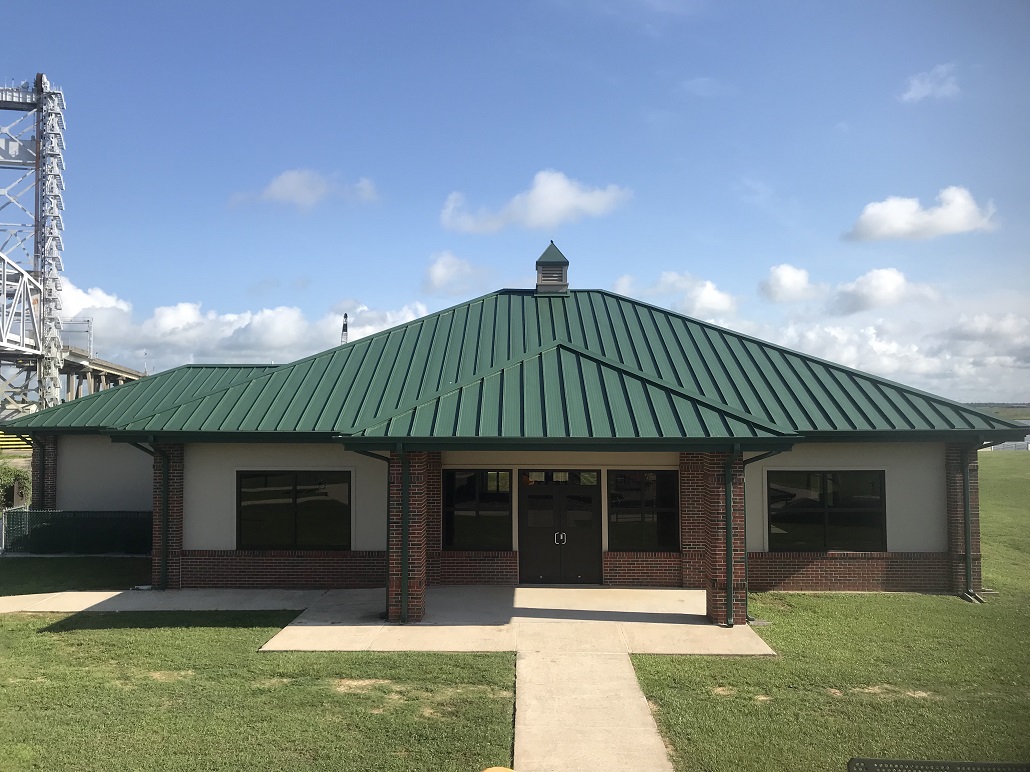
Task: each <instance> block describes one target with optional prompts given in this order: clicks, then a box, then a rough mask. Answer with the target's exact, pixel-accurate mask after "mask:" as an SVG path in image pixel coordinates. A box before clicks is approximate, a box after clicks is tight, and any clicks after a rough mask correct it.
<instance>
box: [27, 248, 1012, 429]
mask: <svg viewBox="0 0 1030 772" xmlns="http://www.w3.org/2000/svg"><path fill="white" fill-rule="evenodd" d="M549 249H550V248H549ZM555 251H557V249H555ZM545 254H547V253H546V252H545ZM559 254H560V253H559ZM181 369H182V368H180V370H181ZM228 370H229V368H226V372H225V373H223V376H224V377H229V373H228ZM172 372H173V373H175V372H178V371H172ZM154 378H156V376H154ZM145 380H146V379H145ZM138 383H139V384H142V383H144V381H140V382H138ZM132 386H135V384H129V385H128V386H123V387H120V388H119V389H114V390H111V391H109V392H102V393H100V394H97V395H95V396H93V397H89V398H86V399H84V400H76V401H73V402H70V403H68V404H66V405H63V406H61V407H59V408H53V409H51V410H48V411H43V412H41V413H38V414H36V415H34V416H29V417H27V418H22V419H18V420H17V421H15V422H13V423H12V424H10V427H12V428H17V429H19V430H21V431H26V430H28V431H38V430H44V429H51V428H53V429H61V428H69V429H70V428H74V427H76V426H97V425H99V426H103V427H106V428H109V429H112V430H116V431H117V432H120V433H129V434H131V435H134V436H135V435H144V436H150V435H158V434H173V435H177V436H179V437H182V438H186V437H188V438H190V439H205V438H209V439H218V440H228V439H233V438H243V437H252V438H273V437H274V438H277V439H279V440H288V439H300V438H302V437H303V438H319V437H320V438H323V439H330V438H334V437H335V438H342V439H343V441H344V442H345V443H346V442H347V441H348V440H347V437H352V438H354V441H355V442H356V443H357V442H365V443H372V442H373V441H375V438H378V441H380V442H382V441H383V440H385V438H391V439H393V440H395V441H396V440H401V439H404V438H416V437H417V438H420V439H423V440H432V439H436V440H440V441H444V440H448V441H451V440H455V439H460V440H463V441H465V442H467V443H468V444H469V445H470V446H474V445H475V444H476V443H477V441H483V442H485V441H486V440H488V439H489V440H492V441H505V440H511V441H513V442H515V441H521V440H528V439H538V440H540V441H541V442H542V443H545V444H546V443H548V442H556V443H561V442H562V441H570V440H572V439H584V438H595V439H598V440H606V441H607V442H609V444H610V443H611V442H621V441H626V442H630V443H640V442H643V441H644V440H656V439H661V440H665V439H668V440H669V441H673V440H676V439H679V440H691V441H698V442H700V441H703V440H707V441H716V440H722V441H723V442H725V441H726V440H729V439H732V440H741V441H744V442H757V441H758V440H764V441H772V440H773V439H774V438H776V439H777V441H778V442H780V443H781V444H789V443H790V442H791V441H794V440H801V439H806V438H809V439H842V438H844V437H854V438H859V437H886V436H890V437H895V438H910V439H926V438H943V436H942V434H941V433H942V432H943V433H947V434H948V436H950V437H955V436H959V435H961V436H968V437H969V438H970V439H975V438H976V437H984V438H986V439H1001V438H1003V437H1004V438H1007V437H1008V436H1009V435H1010V434H1012V435H1013V436H1015V434H1020V436H1022V434H1021V433H1022V432H1023V429H1021V428H1019V427H1017V426H1016V425H1015V424H1011V423H1009V422H1006V421H1002V420H1000V419H996V418H994V417H992V416H989V415H987V414H984V413H980V412H978V411H976V410H973V409H971V408H968V407H965V406H964V405H961V404H959V403H955V402H951V401H949V400H946V399H943V398H941V397H936V396H933V395H931V394H926V393H924V392H921V391H917V390H915V389H910V388H908V387H905V386H902V385H900V384H897V383H893V382H891V381H888V380H885V379H883V378H878V377H875V376H872V375H869V374H867V373H863V372H860V371H858V370H853V369H849V368H846V367H842V366H840V365H836V364H833V363H831V362H826V361H824V360H820V359H816V358H814V357H810V356H806V355H804V354H800V353H797V352H794V351H790V350H789V349H785V348H782V347H780V346H775V345H772V344H769V343H765V342H763V341H759V340H757V339H754V338H751V337H748V336H745V335H741V334H739V333H735V332H732V331H730V330H726V329H723V328H720V327H716V326H714V325H711V324H707V323H704V322H700V321H697V320H695V319H691V318H688V317H685V316H682V315H680V314H676V313H673V312H671V311H668V310H665V309H661V308H656V307H654V306H650V305H647V304H645V303H641V302H639V301H636V300H631V299H629V298H625V297H622V296H619V295H615V294H613V293H610V292H605V291H600V290H573V291H570V292H569V293H567V294H560V295H559V294H555V295H543V294H541V295H538V294H536V293H535V292H534V291H533V290H501V291H498V292H495V293H492V294H489V295H486V296H484V297H481V298H477V299H475V300H471V301H468V302H466V303H462V304H460V305H457V306H454V307H453V308H448V309H445V310H443V311H440V312H438V313H435V314H431V315H429V316H426V317H423V318H421V319H417V320H415V321H412V322H409V323H407V324H405V325H401V326H399V327H395V328H392V329H389V330H385V331H383V332H380V333H377V334H375V335H371V336H369V337H367V338H363V339H360V340H357V341H354V342H353V343H349V344H347V345H344V346H340V347H338V348H334V349H330V350H329V351H326V352H323V353H321V354H318V355H315V356H312V357H307V358H305V359H301V360H299V361H297V362H294V363H292V364H289V365H282V366H279V367H275V368H255V369H254V370H253V371H252V372H250V373H249V374H244V373H242V372H239V373H236V374H235V376H234V377H233V378H232V382H231V383H228V382H223V383H221V385H219V386H218V387H213V388H198V389H195V390H193V391H190V390H189V389H183V390H180V391H179V392H177V393H175V394H173V393H172V392H171V391H170V390H169V392H167V393H166V394H165V395H164V396H163V397H162V398H157V397H156V396H155V398H154V399H152V400H147V401H146V402H139V401H137V400H133V401H132V403H131V404H132V409H122V407H121V406H120V405H117V404H112V405H110V406H109V405H107V404H106V403H107V401H110V402H112V403H119V402H121V401H122V397H121V393H122V390H123V389H126V388H129V387H132ZM87 400H96V401H97V402H100V403H102V404H100V405H97V406H95V407H93V408H92V409H93V410H94V411H96V413H95V414H93V413H90V414H88V415H86V416H84V418H77V416H78V411H76V410H75V407H76V403H85V402H87ZM83 410H85V408H83ZM57 411H66V412H63V413H58V412H57ZM105 411H106V412H105ZM101 414H102V415H103V419H102V420H100V419H99V417H98V416H100V415H101ZM76 420H78V421H79V423H76V422H75V421H76Z"/></svg>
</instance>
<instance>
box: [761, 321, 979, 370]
mask: <svg viewBox="0 0 1030 772" xmlns="http://www.w3.org/2000/svg"><path fill="white" fill-rule="evenodd" d="M768 332H769V333H770V338H768V339H769V340H773V341H774V342H776V343H779V344H781V345H783V346H787V347H788V348H792V349H796V350H799V351H803V352H805V353H807V354H811V355H813V356H817V357H820V358H822V359H828V360H830V361H831V362H836V363H837V364H841V365H844V366H845V367H852V368H855V369H858V370H863V371H865V372H871V373H875V374H877V375H880V376H883V377H887V378H899V379H900V380H902V381H905V380H906V379H907V381H908V383H909V384H911V383H912V380H913V376H918V377H919V380H924V379H926V378H931V377H939V376H941V375H943V374H946V373H948V374H950V375H951V377H962V376H963V375H968V374H969V373H970V372H971V367H970V365H969V364H968V363H965V362H952V361H950V360H949V358H948V357H939V356H935V355H932V354H931V353H930V352H928V351H926V350H925V348H924V347H922V346H920V345H919V344H918V343H916V342H913V341H910V340H904V339H903V338H904V337H905V336H904V335H899V334H898V332H897V331H891V330H889V329H885V327H884V325H883V322H882V320H881V321H880V322H878V323H876V324H867V325H862V326H859V327H850V326H847V325H829V324H824V323H811V324H804V323H790V324H787V325H785V326H784V327H782V328H781V329H779V330H775V331H773V330H769V331H768Z"/></svg>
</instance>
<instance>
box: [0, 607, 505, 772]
mask: <svg viewBox="0 0 1030 772" xmlns="http://www.w3.org/2000/svg"><path fill="white" fill-rule="evenodd" d="M295 615H296V614H295V612H189V613H185V612H140V613H136V612H122V613H117V614H110V613H109V614H101V613H89V612H87V613H80V614H72V615H54V614H50V615H38V614H10V615H3V616H0V673H2V677H0V726H2V727H3V728H4V731H3V735H4V736H3V763H2V765H0V766H2V767H3V769H4V770H5V772H10V771H11V770H15V771H18V770H30V769H32V770H35V769H55V770H56V769H60V770H180V769H181V770H192V769H205V770H282V769H311V770H371V771H373V772H379V771H382V772H394V771H396V772H400V770H404V771H405V772H408V771H409V770H430V769H433V770H437V769H439V770H454V772H458V771H459V770H460V771H461V772H465V771H466V770H470V769H474V770H480V769H484V768H486V767H490V766H498V765H499V766H509V765H510V764H511V742H512V741H511V737H512V734H511V733H512V711H513V688H514V687H513V682H514V675H515V660H514V655H513V654H511V653H507V652H506V653H484V654H426V653H417V654H416V653H369V652H360V653H342V652H341V653H335V652H325V653H323V652H314V653H313V652H282V653H258V651H257V649H258V647H259V646H260V645H261V644H262V643H264V642H265V641H266V640H268V638H270V637H271V636H272V635H273V634H274V633H275V632H276V631H277V630H278V629H280V628H281V627H282V626H283V625H285V624H287V623H288V622H289V621H290V620H291V619H292V618H293V617H294V616H295Z"/></svg>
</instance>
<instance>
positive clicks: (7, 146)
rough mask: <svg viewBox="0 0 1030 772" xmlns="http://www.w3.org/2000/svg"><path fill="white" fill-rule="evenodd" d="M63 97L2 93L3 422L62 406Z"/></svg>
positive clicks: (29, 91) (44, 88)
mask: <svg viewBox="0 0 1030 772" xmlns="http://www.w3.org/2000/svg"><path fill="white" fill-rule="evenodd" d="M63 151H64V94H62V93H61V91H60V89H57V88H54V87H53V86H52V85H51V84H50V82H49V81H48V80H47V78H46V76H45V75H43V74H42V73H40V74H38V75H36V79H35V81H34V82H33V83H28V82H25V83H22V84H21V85H20V86H15V85H11V86H7V85H3V86H0V274H2V276H0V279H2V281H3V285H4V304H3V312H2V317H0V400H2V402H0V416H3V417H10V416H12V415H17V414H20V413H25V412H32V411H34V410H37V409H39V408H43V407H51V406H53V405H57V404H59V403H60V402H61V382H60V376H61V365H62V363H63V355H62V350H61V318H60V315H59V312H60V310H61V278H60V274H61V272H62V271H63V270H64V265H63V263H62V260H61V253H62V252H63V250H64V244H63V243H62V241H61V231H62V230H64V224H63V222H62V220H61V212H62V211H63V210H64V200H63V199H62V197H61V191H63V190H64V179H63V177H62V172H63V171H64V157H63Z"/></svg>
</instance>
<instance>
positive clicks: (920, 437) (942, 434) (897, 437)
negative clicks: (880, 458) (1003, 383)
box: [798, 429, 1026, 443]
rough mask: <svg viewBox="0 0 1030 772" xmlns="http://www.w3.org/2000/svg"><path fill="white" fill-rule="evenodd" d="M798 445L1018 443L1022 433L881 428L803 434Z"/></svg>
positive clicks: (985, 430)
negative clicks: (808, 443) (811, 443)
mask: <svg viewBox="0 0 1030 772" xmlns="http://www.w3.org/2000/svg"><path fill="white" fill-rule="evenodd" d="M800 434H801V436H800V437H798V442H968V443H984V442H1022V441H1023V438H1024V437H1025V436H1026V431H1025V430H1023V431H1013V430H1012V429H883V430H876V431H806V432H800Z"/></svg>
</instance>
